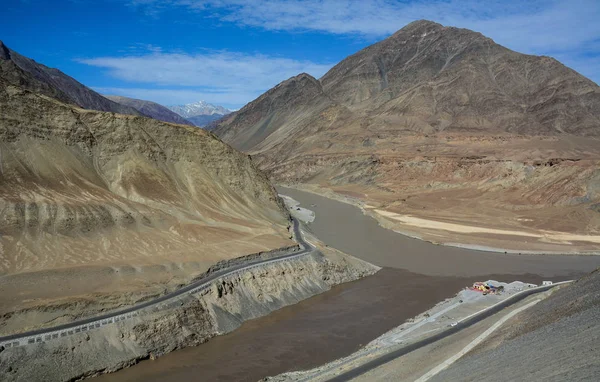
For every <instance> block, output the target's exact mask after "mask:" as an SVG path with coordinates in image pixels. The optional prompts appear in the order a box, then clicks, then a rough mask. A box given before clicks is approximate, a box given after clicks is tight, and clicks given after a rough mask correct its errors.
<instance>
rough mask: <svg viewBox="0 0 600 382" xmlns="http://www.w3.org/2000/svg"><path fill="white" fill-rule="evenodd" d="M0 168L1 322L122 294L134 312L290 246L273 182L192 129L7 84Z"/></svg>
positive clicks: (2, 91) (0, 92)
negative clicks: (148, 297) (240, 259)
mask: <svg viewBox="0 0 600 382" xmlns="http://www.w3.org/2000/svg"><path fill="white" fill-rule="evenodd" d="M0 164H1V167H0V174H1V175H0V209H1V210H2V211H3V212H2V215H1V216H0V234H1V236H0V273H1V274H2V278H3V282H2V285H1V286H0V289H1V291H2V293H1V295H2V304H1V305H0V307H1V309H0V314H3V315H4V314H7V316H5V317H4V318H9V317H10V313H9V312H13V311H15V310H18V309H22V308H31V307H32V306H37V305H42V306H43V305H45V304H48V303H49V301H52V302H53V303H57V304H60V303H65V302H66V300H65V299H69V298H76V299H79V300H81V299H82V300H84V301H87V299H88V298H89V297H90V296H95V297H94V299H96V300H98V301H100V300H101V299H100V297H101V296H103V295H107V294H111V293H117V292H118V294H119V296H121V299H120V300H119V301H116V302H115V304H117V305H120V304H127V303H128V302H131V301H127V298H126V296H128V295H130V294H132V295H134V297H132V298H134V299H137V298H140V297H141V296H142V295H143V293H142V291H145V292H148V293H151V294H152V293H160V292H161V291H162V289H163V288H173V287H175V286H177V285H178V284H179V283H181V282H185V281H186V280H189V278H190V277H193V276H195V275H197V274H199V273H201V272H202V271H204V270H206V269H207V268H208V267H209V266H210V265H212V264H214V263H215V262H217V261H219V260H223V259H230V258H234V257H237V256H241V255H245V254H248V253H253V252H258V251H261V250H266V249H273V248H278V247H281V246H285V245H289V244H291V243H292V242H291V240H290V239H289V234H288V232H287V225H288V220H287V216H286V214H285V212H284V211H283V210H282V209H281V207H280V205H279V204H278V200H277V196H276V193H275V190H274V189H273V187H272V186H271V184H270V183H269V181H268V180H267V178H266V177H265V176H264V175H263V174H262V173H261V172H260V171H258V170H257V168H256V167H255V165H254V164H253V162H252V161H251V160H250V158H249V157H248V156H246V155H243V154H241V153H239V152H237V151H235V150H234V149H232V148H231V147H229V146H227V145H226V144H224V143H222V142H221V141H220V140H219V139H217V138H216V137H214V136H213V135H212V134H210V133H208V132H205V131H202V130H200V129H197V128H195V127H186V126H182V125H171V124H167V123H164V122H159V121H156V120H153V119H149V118H144V117H137V116H128V115H119V114H113V113H102V112H96V111H88V110H83V109H79V108H75V107H73V106H71V105H67V104H64V103H61V102H59V101H57V100H54V99H51V98H48V97H46V96H43V95H39V94H36V93H31V92H29V91H28V90H24V89H22V88H19V87H16V86H13V85H11V84H9V83H7V82H6V81H5V80H4V79H3V78H0ZM86 280H87V281H86ZM65 283H66V284H65ZM61 285H62V286H61ZM64 285H70V287H69V288H64V287H63V286H64ZM24 295H27V296H29V297H28V298H27V300H25V299H24V298H23V297H22V296H24ZM38 318H39V317H38ZM34 321H35V318H32V319H31V321H27V320H20V321H19V322H18V323H15V325H17V324H18V325H22V326H23V327H26V326H30V325H34V324H35V322H34ZM5 324H6V323H2V324H0V326H3V325H5ZM38 324H39V322H38ZM15 329H17V328H16V327H12V328H11V327H10V325H9V326H8V327H6V326H5V327H3V329H2V330H3V331H4V330H8V331H10V330H15Z"/></svg>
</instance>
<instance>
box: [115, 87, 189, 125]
mask: <svg viewBox="0 0 600 382" xmlns="http://www.w3.org/2000/svg"><path fill="white" fill-rule="evenodd" d="M104 97H106V98H108V99H109V100H111V101H114V102H116V103H119V104H121V105H125V106H128V107H132V108H134V109H136V110H137V111H139V112H140V113H142V114H143V115H145V116H148V117H150V118H154V119H158V120H159V121H163V122H171V123H178V124H180V125H192V126H194V124H193V123H192V122H190V121H188V120H187V119H185V118H183V117H181V116H180V115H179V114H177V113H174V112H172V111H171V110H169V109H168V108H166V107H165V106H163V105H159V104H157V103H156V102H151V101H144V100H141V99H135V98H128V97H122V96H114V95H105V96H104Z"/></svg>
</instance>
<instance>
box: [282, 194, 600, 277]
mask: <svg viewBox="0 0 600 382" xmlns="http://www.w3.org/2000/svg"><path fill="white" fill-rule="evenodd" d="M278 191H279V192H280V193H282V194H285V195H289V196H291V197H292V198H294V199H295V200H297V201H298V202H300V206H301V207H305V208H310V209H313V210H315V212H316V219H315V220H314V222H312V223H310V224H309V226H308V227H309V228H308V229H309V230H311V231H312V232H313V233H314V234H315V235H316V236H317V237H318V238H319V239H320V240H321V241H323V242H325V243H327V244H328V245H330V246H332V247H334V248H337V249H339V250H340V251H342V252H344V253H348V254H349V255H352V256H355V257H358V258H360V259H363V260H365V261H369V262H371V263H373V264H375V265H378V266H381V267H391V268H397V269H406V270H409V271H411V272H415V273H420V274H424V275H431V276H436V275H437V276H475V275H487V274H491V273H496V274H508V275H515V276H517V275H525V274H534V275H539V276H543V277H551V276H556V277H559V278H561V279H562V280H566V279H574V278H577V277H578V276H581V275H583V274H585V273H587V272H590V271H592V270H594V269H596V268H597V267H599V266H600V256H590V255H566V256H561V255H551V256H550V255H538V254H520V255H519V254H511V253H506V254H505V253H494V252H487V251H478V250H472V249H467V248H460V247H449V246H442V245H435V244H432V243H430V242H427V241H423V240H420V239H417V238H413V237H409V236H405V235H402V234H399V233H397V232H394V231H392V230H390V229H387V228H384V227H382V226H381V225H380V224H379V221H377V220H376V219H374V218H373V217H372V216H369V215H365V214H364V213H363V212H362V210H361V209H360V208H359V207H357V206H356V205H354V204H351V203H350V202H349V201H347V202H342V201H338V200H334V199H330V198H328V197H325V196H321V195H317V194H315V193H313V192H307V191H302V190H298V189H292V188H286V187H278ZM313 206H314V207H313ZM515 279H517V278H515ZM515 279H513V280H506V281H514V280H515ZM518 279H519V280H522V281H528V282H533V281H530V280H528V279H525V278H522V277H521V278H518Z"/></svg>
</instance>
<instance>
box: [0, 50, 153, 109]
mask: <svg viewBox="0 0 600 382" xmlns="http://www.w3.org/2000/svg"><path fill="white" fill-rule="evenodd" d="M0 74H1V75H2V77H3V78H4V79H5V80H6V81H8V82H9V83H11V84H13V85H16V86H19V87H22V88H24V89H28V90H31V91H34V92H37V93H41V94H44V95H47V96H50V97H53V98H56V99H59V100H61V101H63V102H67V103H70V104H73V105H77V106H79V107H82V108H84V109H90V110H100V111H112V112H114V113H121V114H131V115H141V114H140V113H139V112H138V111H137V110H136V109H134V108H132V107H129V106H125V105H121V104H118V103H116V102H113V101H111V100H109V99H106V98H104V97H103V96H101V95H100V94H98V93H96V92H95V91H93V90H92V89H90V88H88V87H87V86H85V85H83V84H81V83H79V82H77V81H76V80H75V79H73V78H71V77H69V76H67V75H66V74H64V73H63V72H61V71H60V70H58V69H54V68H49V67H47V66H45V65H42V64H39V63H37V62H35V61H34V60H32V59H30V58H28V57H25V56H22V55H20V54H19V53H17V52H15V51H14V50H11V49H9V48H8V47H7V46H6V45H4V44H3V43H2V41H0Z"/></svg>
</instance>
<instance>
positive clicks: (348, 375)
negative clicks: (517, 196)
mask: <svg viewBox="0 0 600 382" xmlns="http://www.w3.org/2000/svg"><path fill="white" fill-rule="evenodd" d="M561 284H563V283H556V284H553V285H545V286H541V287H537V288H533V289H530V290H525V291H523V292H521V293H519V294H515V295H513V296H511V297H509V298H507V299H506V300H504V301H502V302H501V303H499V304H497V305H494V306H492V307H490V308H489V309H487V310H484V311H482V312H480V313H478V314H476V315H473V316H471V317H468V318H467V319H465V320H463V321H461V322H459V323H458V324H457V325H456V326H453V327H450V328H448V329H446V330H445V331H443V332H440V333H438V334H435V335H433V336H431V337H427V338H424V339H422V340H420V341H417V342H414V343H412V344H410V345H407V346H404V347H402V348H400V349H398V350H394V351H392V352H390V353H387V354H385V355H382V356H381V357H379V358H376V359H374V360H372V361H369V362H367V363H365V364H363V365H360V366H358V367H356V368H354V369H352V370H348V371H347V372H345V373H342V374H340V375H338V376H336V377H334V378H331V379H328V380H327V381H328V382H342V381H349V380H351V379H353V378H356V377H358V376H360V375H362V374H364V373H366V372H368V371H370V370H372V369H375V368H377V367H379V366H381V365H383V364H385V363H388V362H390V361H392V360H394V359H396V358H398V357H401V356H403V355H406V354H408V353H410V352H413V351H415V350H417V349H420V348H422V347H424V346H427V345H429V344H432V343H434V342H436V341H439V340H441V339H443V338H446V337H448V336H451V335H453V334H455V333H457V332H459V331H461V330H463V329H466V328H468V327H470V326H472V325H474V324H476V323H478V322H480V321H482V320H484V319H486V318H488V317H490V316H492V315H494V314H496V313H498V312H500V311H501V310H502V309H504V308H506V307H508V306H510V305H513V304H515V303H517V302H519V301H522V300H523V299H524V298H526V297H529V296H531V295H533V294H536V293H540V292H544V291H547V290H548V289H550V288H553V287H555V286H557V285H561Z"/></svg>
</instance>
